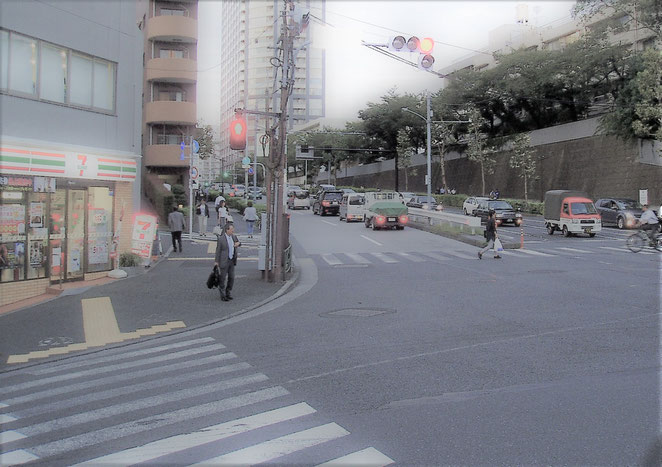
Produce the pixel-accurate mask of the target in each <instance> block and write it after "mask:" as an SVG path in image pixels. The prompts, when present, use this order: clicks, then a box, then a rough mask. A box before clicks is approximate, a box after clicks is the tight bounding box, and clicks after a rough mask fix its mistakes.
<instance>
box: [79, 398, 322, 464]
mask: <svg viewBox="0 0 662 467" xmlns="http://www.w3.org/2000/svg"><path fill="white" fill-rule="evenodd" d="M312 413H315V409H313V408H312V407H311V406H309V405H308V404H306V403H305V402H302V403H300V404H295V405H290V406H288V407H282V408H280V409H275V410H271V411H269V412H263V413H260V414H257V415H252V416H250V417H244V418H239V419H236V420H232V421H229V422H225V423H220V424H218V425H214V426H209V427H207V428H203V429H201V430H198V431H195V432H193V433H186V434H183V435H177V436H171V437H170V438H165V439H161V440H159V441H154V442H153V443H149V444H145V445H144V446H138V447H135V448H132V449H127V450H125V451H120V452H116V453H113V454H109V455H107V456H103V457H99V458H97V459H92V460H89V461H87V462H83V463H82V464H77V465H79V466H82V465H127V466H128V465H135V464H138V463H141V462H147V461H151V460H154V459H156V458H158V457H162V456H166V455H168V454H172V453H175V452H178V451H182V450H184V449H189V448H193V447H196V446H201V445H203V444H206V443H211V442H213V441H218V440H221V439H224V438H229V437H230V436H235V435H238V434H240V433H246V432H248V431H251V430H256V429H258V428H262V427H265V426H269V425H273V424H276V423H280V422H283V421H286V420H292V419H295V418H298V417H303V416H304V415H309V414H312Z"/></svg>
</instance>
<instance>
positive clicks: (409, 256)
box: [395, 252, 425, 263]
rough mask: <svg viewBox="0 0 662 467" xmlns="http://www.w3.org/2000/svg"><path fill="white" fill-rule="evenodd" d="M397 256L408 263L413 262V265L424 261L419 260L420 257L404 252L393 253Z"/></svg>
mask: <svg viewBox="0 0 662 467" xmlns="http://www.w3.org/2000/svg"><path fill="white" fill-rule="evenodd" d="M395 254H396V255H398V256H402V257H403V258H405V259H408V260H409V261H413V262H414V263H422V262H423V261H425V259H423V258H421V257H420V256H416V255H412V254H410V253H404V252H396V253H395Z"/></svg>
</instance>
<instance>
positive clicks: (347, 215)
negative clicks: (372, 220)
mask: <svg viewBox="0 0 662 467" xmlns="http://www.w3.org/2000/svg"><path fill="white" fill-rule="evenodd" d="M339 216H340V220H343V219H344V220H345V221H347V222H349V221H361V222H362V221H363V219H364V218H365V196H364V195H363V194H361V193H345V194H344V195H343V197H342V200H340V210H339Z"/></svg>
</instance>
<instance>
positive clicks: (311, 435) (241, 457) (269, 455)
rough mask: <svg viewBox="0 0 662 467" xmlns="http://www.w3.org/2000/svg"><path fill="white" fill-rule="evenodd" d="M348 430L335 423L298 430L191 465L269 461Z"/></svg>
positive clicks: (343, 433)
mask: <svg viewBox="0 0 662 467" xmlns="http://www.w3.org/2000/svg"><path fill="white" fill-rule="evenodd" d="M348 434H349V431H347V430H345V429H344V428H343V427H341V426H340V425H337V424H335V423H327V424H326V425H322V426H318V427H315V428H310V429H309V430H303V431H299V432H297V433H292V434H291V435H287V436H281V437H280V438H276V439H272V440H269V441H265V442H264V443H260V444H256V445H254V446H251V447H248V448H244V449H240V450H238V451H234V452H231V453H228V454H225V455H223V456H219V457H215V458H213V459H209V460H206V461H203V462H200V463H198V464H193V465H209V466H212V465H253V464H261V463H264V462H269V461H271V460H273V459H278V458H279V457H282V456H285V455H287V454H291V453H293V452H297V451H300V450H301V449H305V448H309V447H312V446H317V445H318V444H322V443H326V442H327V441H331V440H334V439H337V438H340V437H343V436H347V435H348Z"/></svg>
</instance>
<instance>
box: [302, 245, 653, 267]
mask: <svg viewBox="0 0 662 467" xmlns="http://www.w3.org/2000/svg"><path fill="white" fill-rule="evenodd" d="M478 251H479V250H478V249H476V250H475V251H467V250H462V251H454V250H443V251H408V252H361V253H324V254H319V255H312V256H313V258H316V259H319V261H318V264H319V265H322V266H324V265H327V266H332V267H339V266H349V265H370V264H377V265H379V264H397V263H423V262H430V261H435V262H446V261H453V260H458V259H459V260H466V261H475V260H477V259H478V255H477V252H478ZM612 252H618V253H623V254H628V255H634V253H632V252H631V251H629V250H628V249H627V248H625V247H621V248H617V247H609V246H599V247H597V248H596V250H588V249H581V248H570V247H549V248H545V249H541V248H539V247H536V249H535V250H533V249H528V248H524V249H508V250H504V251H502V252H501V253H500V254H501V255H503V256H505V257H508V258H516V259H532V258H539V259H540V258H555V257H556V258H563V257H565V258H569V257H573V258H577V257H581V256H587V257H595V256H596V254H599V253H603V254H613V253H612ZM490 253H491V250H490V251H488V255H489V254H490ZM637 254H638V255H656V254H659V253H657V252H655V251H652V250H651V251H646V250H642V251H640V252H639V253H637ZM633 257H634V256H633Z"/></svg>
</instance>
